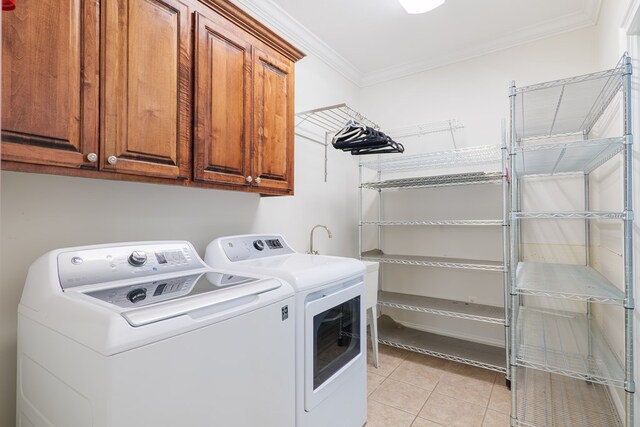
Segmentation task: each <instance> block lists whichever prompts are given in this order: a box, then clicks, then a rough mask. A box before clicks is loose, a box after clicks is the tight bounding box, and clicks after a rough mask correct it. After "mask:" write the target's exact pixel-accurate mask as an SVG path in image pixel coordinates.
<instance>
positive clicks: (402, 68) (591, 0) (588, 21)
mask: <svg viewBox="0 0 640 427" xmlns="http://www.w3.org/2000/svg"><path fill="white" fill-rule="evenodd" d="M233 1H234V3H236V4H237V5H238V6H240V7H241V8H243V9H244V10H246V11H247V12H249V13H250V14H251V15H252V16H254V17H256V18H257V19H259V20H260V21H261V22H263V23H264V24H266V25H267V26H268V27H270V28H271V29H272V30H273V31H275V32H276V33H278V34H280V35H281V36H283V37H284V38H286V39H287V40H289V41H290V42H291V43H293V44H294V45H296V46H298V47H299V48H301V49H302V50H303V51H305V52H307V53H309V54H312V55H313V56H315V57H317V58H319V59H320V60H321V61H323V62H324V63H325V64H327V65H328V66H329V67H331V68H332V69H334V70H335V71H337V72H338V73H339V74H341V75H342V76H343V77H345V78H346V79H347V80H349V81H351V82H352V83H354V84H355V85H357V86H358V87H365V86H372V85H375V84H379V83H383V82H386V81H389V80H394V79H398V78H401V77H407V76H409V75H412V74H416V73H420V72H424V71H427V70H431V69H434V68H438V67H442V66H445V65H451V64H453V63H456V62H460V61H465V60H468V59H472V58H476V57H479V56H482V55H486V54H489V53H493V52H497V51H500V50H504V49H509V48H512V47H515V46H519V45H522V44H526V43H530V42H533V41H536V40H541V39H545V38H548V37H553V36H556V35H559V34H563V33H567V32H570V31H575V30H579V29H581V28H586V27H589V26H592V25H596V24H597V22H598V17H599V15H600V8H601V6H602V0H587V1H586V2H585V5H584V8H583V10H582V11H580V12H577V13H574V14H571V15H566V16H563V17H559V18H554V19H551V20H548V21H546V22H543V23H540V24H537V25H532V26H529V27H525V28H522V29H521V30H518V32H516V33H513V34H509V35H506V36H505V37H502V38H500V39H498V40H496V41H492V42H490V43H486V44H485V45H483V46H480V47H475V48H473V49H466V50H462V51H457V52H454V53H452V54H450V55H447V56H446V57H441V58H439V59H437V60H422V61H415V62H411V63H405V64H400V65H397V66H392V67H388V68H384V69H381V70H377V71H373V72H369V73H363V72H361V71H360V70H359V69H358V68H357V67H355V66H354V65H353V64H352V63H351V62H350V61H349V60H348V59H346V58H345V57H343V56H342V55H340V54H339V53H338V52H336V51H335V50H334V49H332V48H331V47H330V46H329V45H328V44H326V43H325V42H324V41H322V40H321V39H320V38H318V36H316V35H315V34H314V33H312V32H311V31H309V30H308V29H307V28H306V27H305V26H304V25H302V24H301V23H300V22H299V21H297V20H296V19H295V18H293V17H292V16H291V15H289V14H288V13H287V12H286V11H285V10H284V9H282V8H281V7H280V6H278V5H277V4H275V3H274V2H273V1H272V0H233Z"/></svg>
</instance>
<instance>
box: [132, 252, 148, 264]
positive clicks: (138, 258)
mask: <svg viewBox="0 0 640 427" xmlns="http://www.w3.org/2000/svg"><path fill="white" fill-rule="evenodd" d="M146 262H147V254H146V253H144V252H142V251H133V252H131V255H129V264H131V265H133V266H134V267H140V266H142V265H145V263H146Z"/></svg>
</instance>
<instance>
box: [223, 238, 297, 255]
mask: <svg viewBox="0 0 640 427" xmlns="http://www.w3.org/2000/svg"><path fill="white" fill-rule="evenodd" d="M220 245H221V246H222V250H223V251H224V253H225V255H226V256H227V258H229V261H231V262H236V261H245V260H248V259H258V258H266V257H270V256H277V255H286V254H292V253H295V251H294V250H293V249H291V247H290V246H289V245H288V244H287V242H285V240H284V238H283V237H282V236H280V235H277V234H274V235H257V234H256V235H252V236H235V237H229V238H226V239H222V240H221V242H220Z"/></svg>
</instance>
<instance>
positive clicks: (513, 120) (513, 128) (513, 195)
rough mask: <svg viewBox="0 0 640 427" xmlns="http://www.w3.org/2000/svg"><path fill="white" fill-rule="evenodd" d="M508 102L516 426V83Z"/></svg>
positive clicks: (514, 418)
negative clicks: (514, 214)
mask: <svg viewBox="0 0 640 427" xmlns="http://www.w3.org/2000/svg"><path fill="white" fill-rule="evenodd" d="M509 101H510V104H511V105H510V120H511V128H510V132H509V133H510V136H511V151H510V153H509V165H510V171H511V173H510V174H511V215H512V217H511V218H512V222H511V224H512V227H515V230H514V229H513V228H512V229H511V233H510V235H511V236H510V244H509V252H510V262H509V266H510V270H511V271H510V272H511V281H510V283H511V287H510V288H511V290H510V294H511V323H510V324H511V325H513V326H512V327H511V328H509V329H510V335H511V337H510V338H509V342H510V344H509V348H510V350H511V351H510V353H511V354H510V355H509V359H508V363H509V365H510V372H511V425H512V426H516V425H517V423H518V395H517V393H518V374H517V368H516V355H515V350H514V349H515V348H516V329H517V328H516V325H517V316H518V294H517V293H516V270H517V267H518V255H517V248H518V245H519V242H518V241H517V240H516V235H517V229H518V227H517V219H516V218H515V217H514V216H513V213H514V212H517V210H518V206H517V202H518V199H519V197H518V195H517V191H518V178H517V173H516V172H515V164H516V158H515V156H516V146H517V141H516V139H517V135H516V82H515V81H512V82H511V87H510V89H509Z"/></svg>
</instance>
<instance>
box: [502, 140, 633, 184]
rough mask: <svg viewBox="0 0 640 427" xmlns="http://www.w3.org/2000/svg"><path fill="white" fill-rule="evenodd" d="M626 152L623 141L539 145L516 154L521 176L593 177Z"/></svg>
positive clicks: (516, 163) (517, 167)
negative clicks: (573, 175)
mask: <svg viewBox="0 0 640 427" xmlns="http://www.w3.org/2000/svg"><path fill="white" fill-rule="evenodd" d="M623 149H624V138H623V137H616V138H604V139H593V140H589V141H573V142H565V143H557V144H538V145H529V146H526V147H521V148H518V149H517V150H516V157H515V166H514V167H515V172H516V174H517V175H518V176H527V175H555V174H568V173H583V174H585V173H590V172H592V171H593V170H594V169H596V168H598V167H600V166H602V165H603V164H604V163H606V162H607V161H609V160H610V159H612V158H613V157H615V155H616V154H618V153H620V152H621V151H622V150H623Z"/></svg>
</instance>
